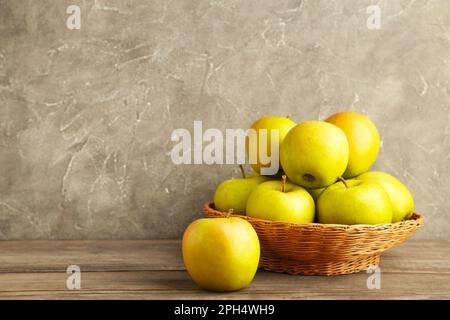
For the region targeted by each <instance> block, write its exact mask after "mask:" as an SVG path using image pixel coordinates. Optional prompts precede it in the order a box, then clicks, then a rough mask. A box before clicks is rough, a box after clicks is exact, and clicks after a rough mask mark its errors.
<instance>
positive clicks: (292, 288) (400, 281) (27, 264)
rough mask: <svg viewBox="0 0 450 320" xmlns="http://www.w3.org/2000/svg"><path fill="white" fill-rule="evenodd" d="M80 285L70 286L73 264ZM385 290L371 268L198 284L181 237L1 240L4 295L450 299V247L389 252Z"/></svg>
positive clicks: (422, 244) (439, 244) (433, 244)
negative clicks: (229, 288)
mask: <svg viewBox="0 0 450 320" xmlns="http://www.w3.org/2000/svg"><path fill="white" fill-rule="evenodd" d="M71 264H76V265H78V266H80V268H81V290H68V289H67V288H66V278H67V274H66V273H65V271H66V268H67V266H68V265H71ZM380 268H381V289H379V290H378V289H373V290H369V289H368V288H367V284H366V283H367V279H368V277H369V276H370V274H367V273H365V272H361V273H358V274H353V275H346V276H337V277H317V276H290V275H285V274H277V273H271V272H264V271H259V272H258V273H257V275H256V277H255V279H254V281H253V282H252V284H251V285H250V286H249V287H247V288H246V289H244V290H241V291H238V292H232V293H212V292H207V291H204V290H201V289H199V288H198V287H197V286H196V285H195V284H194V283H193V282H192V281H191V280H190V278H189V275H188V274H187V273H186V271H185V270H184V267H183V263H182V260H181V249H180V241H178V240H142V241H0V298H2V299H24V298H25V299H28V298H33V299H34V298H36V299H79V298H83V299H120V298H126V299H198V298H201V299H268V298H270V299H321V298H322V299H388V298H389V299H429V298H432V299H449V298H450V246H449V243H448V242H443V241H408V242H406V243H404V244H402V245H401V246H399V247H397V248H394V249H392V250H390V251H388V252H387V253H385V254H384V255H383V256H382V259H381V265H380Z"/></svg>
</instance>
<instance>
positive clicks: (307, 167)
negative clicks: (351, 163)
mask: <svg viewBox="0 0 450 320" xmlns="http://www.w3.org/2000/svg"><path fill="white" fill-rule="evenodd" d="M280 160H281V166H282V167H283V170H284V172H285V173H286V175H287V176H288V178H289V180H291V181H292V182H294V183H295V184H298V185H300V186H302V187H305V188H308V189H316V188H321V187H325V186H328V185H330V184H332V183H334V182H335V181H336V179H337V178H338V177H339V176H341V175H342V174H343V173H344V171H345V168H347V163H348V141H347V138H346V136H345V134H344V132H343V131H342V130H341V129H339V128H338V127H337V126H335V125H333V124H330V123H328V122H323V121H305V122H302V123H300V124H298V125H297V126H295V127H294V128H292V129H291V130H290V131H289V133H288V134H287V135H286V137H285V138H284V140H283V142H282V143H281V147H280Z"/></svg>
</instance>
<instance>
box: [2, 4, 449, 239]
mask: <svg viewBox="0 0 450 320" xmlns="http://www.w3.org/2000/svg"><path fill="white" fill-rule="evenodd" d="M374 2H376V3H378V4H379V6H380V8H381V30H369V29H368V28H367V26H366V20H367V18H368V17H369V15H368V14H367V13H366V8H367V6H368V5H370V4H371V3H372V1H356V0H345V1H344V0H339V1H329V0H322V1H317V0H314V1H313V0H303V1H301V0H264V1H261V0H250V1H248V0H247V1H237V0H234V1H213V0H211V1H205V0H196V1H194V0H191V1H181V0H172V1H144V0H142V1H134V0H127V1H120V0H116V1H108V0H97V1H87V0H86V1H82V0H71V1H50V0H40V1H31V0H28V1H25V0H0V239H88V238H89V239H100V238H101V239H108V238H177V237H180V236H181V234H182V231H183V230H184V228H185V227H186V226H187V224H188V223H189V222H190V221H192V220H193V219H195V218H197V217H200V216H201V206H202V204H203V203H204V202H205V201H207V200H209V199H212V196H213V192H214V189H215V187H216V185H217V184H218V183H219V182H220V181H221V180H223V179H226V178H229V177H231V176H232V175H237V171H236V170H235V169H234V167H233V166H230V165H228V166H225V165H224V166H220V165H212V166H207V165H180V166H175V165H174V164H173V163H172V162H171V160H170V157H169V156H168V153H169V152H170V150H171V149H172V147H173V145H174V143H173V142H171V141H170V136H171V133H172V131H173V130H174V129H175V128H186V129H189V130H192V126H193V121H194V120H202V121H203V126H204V127H205V128H219V129H225V128H247V127H248V126H249V125H250V124H251V123H252V122H253V120H255V119H257V118H258V117H260V116H263V115H268V114H274V115H286V114H288V113H291V114H292V117H293V119H294V120H296V121H302V120H306V119H324V118H325V117H327V116H328V115H330V114H332V113H334V112H336V111H340V110H356V111H360V112H363V113H365V114H367V115H369V116H370V117H371V118H372V119H373V121H374V122H375V123H376V124H377V126H378V128H379V130H380V133H381V136H382V140H383V144H382V148H381V151H380V155H379V159H378V161H377V163H376V165H375V169H381V170H385V171H388V172H390V173H393V174H395V175H396V176H398V177H399V178H400V179H401V180H402V181H403V182H404V183H405V184H406V185H407V186H408V187H409V188H410V189H411V191H412V193H413V195H414V197H415V200H416V207H417V211H419V212H421V213H423V214H424V215H425V216H426V226H425V227H424V228H423V229H422V230H421V231H420V232H419V233H418V234H417V235H416V237H417V238H429V239H450V233H449V232H448V230H449V227H450V194H449V193H450V175H449V173H450V137H449V135H450V2H449V1H447V0H429V1H425V0H417V1H414V0H404V1H403V0H389V1H387V0H379V1H374ZM70 4H76V5H79V6H80V8H81V29H80V30H69V29H68V28H67V27H66V19H67V17H68V16H69V15H68V14H67V13H66V8H67V6H68V5H70Z"/></svg>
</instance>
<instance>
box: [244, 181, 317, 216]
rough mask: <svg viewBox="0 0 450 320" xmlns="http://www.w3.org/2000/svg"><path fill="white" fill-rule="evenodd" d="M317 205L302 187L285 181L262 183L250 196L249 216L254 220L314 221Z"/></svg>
mask: <svg viewBox="0 0 450 320" xmlns="http://www.w3.org/2000/svg"><path fill="white" fill-rule="evenodd" d="M314 213H315V204H314V200H313V198H312V197H311V195H310V194H309V193H308V192H307V191H306V190H305V189H303V188H302V187H299V186H297V185H295V184H293V183H290V182H286V176H283V181H279V180H278V181H277V180H273V181H267V182H263V183H261V184H260V185H259V186H258V187H256V188H255V190H254V191H253V192H252V193H251V194H250V197H249V198H248V201H247V215H248V216H250V217H253V218H259V219H265V220H273V221H284V222H294V223H311V222H313V221H314Z"/></svg>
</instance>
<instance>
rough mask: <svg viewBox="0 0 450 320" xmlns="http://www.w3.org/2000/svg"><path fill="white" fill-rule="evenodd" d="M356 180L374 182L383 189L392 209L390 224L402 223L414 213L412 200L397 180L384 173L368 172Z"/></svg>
mask: <svg viewBox="0 0 450 320" xmlns="http://www.w3.org/2000/svg"><path fill="white" fill-rule="evenodd" d="M356 179H358V180H365V181H371V182H376V183H378V184H380V185H381V186H382V187H383V188H384V190H385V191H386V192H387V194H388V195H389V197H390V199H391V202H392V207H393V209H394V214H393V218H392V222H398V221H402V220H403V219H405V218H406V219H407V218H410V217H411V215H412V213H413V211H414V199H413V197H412V195H411V193H410V192H409V190H408V189H407V188H406V187H405V185H404V184H403V183H401V182H400V181H399V180H398V179H397V178H395V177H394V176H392V175H390V174H388V173H386V172H381V171H370V172H366V173H363V174H362V175H360V176H358V177H357V178H356Z"/></svg>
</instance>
